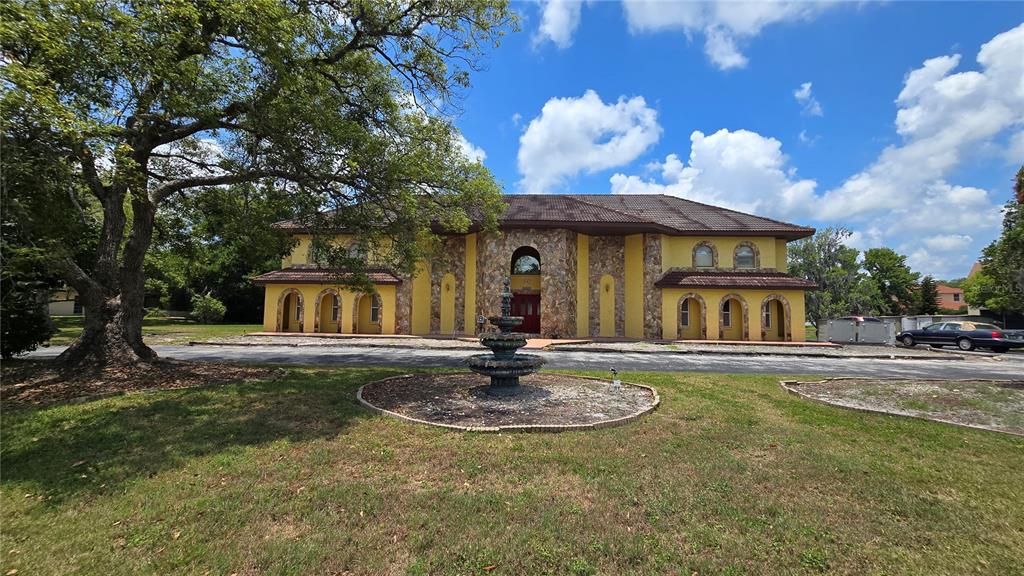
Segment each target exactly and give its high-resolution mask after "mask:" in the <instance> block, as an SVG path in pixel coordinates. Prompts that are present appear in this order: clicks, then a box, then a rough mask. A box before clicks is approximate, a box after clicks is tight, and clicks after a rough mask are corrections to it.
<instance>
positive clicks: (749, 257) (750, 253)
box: [734, 245, 757, 268]
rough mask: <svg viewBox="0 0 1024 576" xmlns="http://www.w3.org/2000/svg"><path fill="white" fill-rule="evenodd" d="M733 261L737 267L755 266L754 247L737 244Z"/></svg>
mask: <svg viewBox="0 0 1024 576" xmlns="http://www.w3.org/2000/svg"><path fill="white" fill-rule="evenodd" d="M734 262H735V263H736V267H737V268H755V267H756V266H757V264H755V258H754V249H753V248H751V247H750V246H744V245H741V246H738V247H737V248H736V254H735V256H734Z"/></svg>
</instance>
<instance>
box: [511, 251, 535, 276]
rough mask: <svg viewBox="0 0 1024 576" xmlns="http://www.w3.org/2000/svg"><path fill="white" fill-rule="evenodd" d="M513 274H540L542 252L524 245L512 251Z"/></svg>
mask: <svg viewBox="0 0 1024 576" xmlns="http://www.w3.org/2000/svg"><path fill="white" fill-rule="evenodd" d="M512 274H516V275H519V274H540V253H539V252H537V249H536V248H533V247H532V246H523V247H521V248H517V249H516V251H515V252H513V253H512Z"/></svg>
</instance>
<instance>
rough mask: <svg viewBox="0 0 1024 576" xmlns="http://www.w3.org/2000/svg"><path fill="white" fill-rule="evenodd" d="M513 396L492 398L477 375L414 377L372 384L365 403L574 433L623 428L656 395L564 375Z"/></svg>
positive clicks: (431, 418) (531, 381)
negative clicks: (618, 425)
mask: <svg viewBox="0 0 1024 576" xmlns="http://www.w3.org/2000/svg"><path fill="white" fill-rule="evenodd" d="M520 382H521V383H522V391H521V392H520V393H519V394H517V395H515V396H511V397H505V396H491V395H489V394H488V393H487V386H488V379H487V378H485V377H483V376H478V375H476V374H410V375H407V376H399V377H395V378H387V379H385V380H379V381H377V382H372V383H370V384H367V385H366V386H364V387H363V388H362V389H361V390H360V398H361V400H362V401H363V402H364V403H366V404H368V405H369V406H370V407H371V408H376V409H378V410H383V411H385V412H387V413H392V414H394V415H398V416H399V417H404V418H406V419H411V420H416V421H421V422H423V423H428V424H436V425H442V426H449V427H463V428H472V429H479V430H496V429H517V428H518V429H529V428H535V429H546V430H553V429H573V428H586V427H595V428H596V427H603V426H607V425H612V424H618V423H624V422H626V421H629V420H631V419H632V418H634V417H637V416H640V415H641V414H644V413H646V412H649V411H650V410H653V409H654V407H655V406H657V403H658V396H657V393H656V392H654V390H653V389H651V388H647V387H645V386H636V385H632V384H626V383H623V385H622V387H621V388H618V389H616V388H613V387H612V384H611V382H609V381H607V380H598V379H592V378H583V377H579V376H568V375H561V374H533V375H530V376H526V377H523V378H522V379H521V381H520Z"/></svg>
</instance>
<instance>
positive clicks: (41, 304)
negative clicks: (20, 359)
mask: <svg viewBox="0 0 1024 576" xmlns="http://www.w3.org/2000/svg"><path fill="white" fill-rule="evenodd" d="M5 280H6V279H5ZM3 284H4V286H3V297H2V302H0V356H2V357H3V358H10V357H12V356H14V355H16V354H21V353H22V352H31V351H32V350H35V349H36V348H37V347H38V346H39V345H40V344H42V343H43V342H46V341H47V340H49V339H50V337H51V336H53V335H54V334H56V333H57V327H56V326H55V325H54V323H53V321H52V320H50V315H49V313H48V312H47V309H46V298H45V297H44V296H45V294H46V293H47V291H46V289H45V288H44V287H34V286H30V285H28V283H22V282H10V281H5V282H4V283H3Z"/></svg>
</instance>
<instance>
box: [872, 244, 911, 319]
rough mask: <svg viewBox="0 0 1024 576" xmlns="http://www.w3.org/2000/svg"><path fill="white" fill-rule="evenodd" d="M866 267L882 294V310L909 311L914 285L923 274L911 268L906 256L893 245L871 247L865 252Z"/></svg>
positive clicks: (899, 312) (889, 311) (885, 312)
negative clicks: (891, 246)
mask: <svg viewBox="0 0 1024 576" xmlns="http://www.w3.org/2000/svg"><path fill="white" fill-rule="evenodd" d="M864 269H865V270H867V272H868V274H869V275H870V276H871V281H872V282H874V283H875V287H876V288H877V289H878V293H879V295H880V296H881V300H880V301H879V304H880V305H881V307H882V313H883V314H892V315H896V314H906V313H907V312H911V311H913V309H914V305H915V296H914V288H915V287H916V286H917V279H918V278H919V277H920V274H918V273H916V272H913V271H911V270H910V266H907V257H906V256H904V255H902V254H899V253H897V252H896V251H895V250H893V249H892V248H871V249H870V250H866V251H865V252H864Z"/></svg>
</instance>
